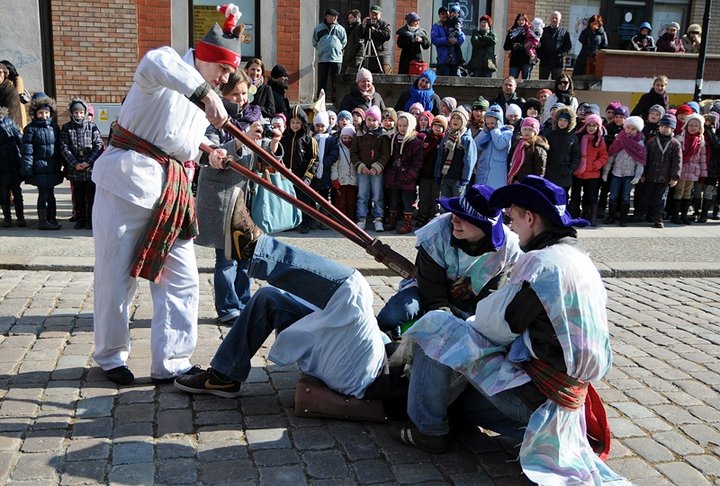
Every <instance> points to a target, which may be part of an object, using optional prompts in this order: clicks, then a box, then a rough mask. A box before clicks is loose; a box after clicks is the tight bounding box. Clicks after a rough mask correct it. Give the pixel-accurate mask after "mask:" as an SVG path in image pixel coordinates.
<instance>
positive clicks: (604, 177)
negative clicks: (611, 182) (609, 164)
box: [602, 174, 608, 182]
mask: <svg viewBox="0 0 720 486" xmlns="http://www.w3.org/2000/svg"><path fill="white" fill-rule="evenodd" d="M607 178H608V175H607V174H603V177H602V180H603V182H607Z"/></svg>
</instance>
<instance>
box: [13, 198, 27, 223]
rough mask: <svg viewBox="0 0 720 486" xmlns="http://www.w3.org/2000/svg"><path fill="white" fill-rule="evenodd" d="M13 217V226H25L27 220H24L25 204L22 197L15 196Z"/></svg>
mask: <svg viewBox="0 0 720 486" xmlns="http://www.w3.org/2000/svg"><path fill="white" fill-rule="evenodd" d="M15 219H16V220H17V221H16V223H15V226H17V227H18V228H24V227H25V226H27V222H26V221H25V204H24V201H23V200H22V197H19V198H17V197H16V198H15Z"/></svg>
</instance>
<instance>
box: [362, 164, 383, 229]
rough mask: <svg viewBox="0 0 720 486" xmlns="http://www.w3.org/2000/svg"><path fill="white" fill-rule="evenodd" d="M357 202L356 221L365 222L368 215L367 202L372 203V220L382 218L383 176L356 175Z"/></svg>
mask: <svg viewBox="0 0 720 486" xmlns="http://www.w3.org/2000/svg"><path fill="white" fill-rule="evenodd" d="M357 185H358V200H357V219H358V221H365V218H367V215H368V201H370V200H372V203H373V219H377V218H382V217H383V210H384V207H385V206H384V205H383V204H384V203H383V175H382V174H378V175H367V174H358V175H357Z"/></svg>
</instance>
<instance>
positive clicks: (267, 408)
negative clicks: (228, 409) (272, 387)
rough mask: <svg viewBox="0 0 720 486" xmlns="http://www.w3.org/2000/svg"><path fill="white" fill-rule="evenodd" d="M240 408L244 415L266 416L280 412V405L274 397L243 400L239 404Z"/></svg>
mask: <svg viewBox="0 0 720 486" xmlns="http://www.w3.org/2000/svg"><path fill="white" fill-rule="evenodd" d="M240 407H241V408H242V411H243V413H244V414H246V415H259V414H260V415H266V414H273V413H280V411H281V409H280V404H279V403H278V401H277V398H276V397H274V396H270V397H256V398H253V399H252V400H243V401H242V402H241V403H240Z"/></svg>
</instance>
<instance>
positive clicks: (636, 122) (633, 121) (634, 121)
mask: <svg viewBox="0 0 720 486" xmlns="http://www.w3.org/2000/svg"><path fill="white" fill-rule="evenodd" d="M623 127H635V128H637V131H638V132H642V130H643V128H645V122H644V121H643V119H642V118H640V117H639V116H629V117H627V118H625V121H624V122H623Z"/></svg>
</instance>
